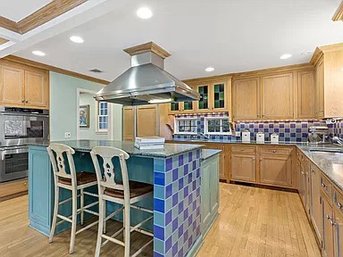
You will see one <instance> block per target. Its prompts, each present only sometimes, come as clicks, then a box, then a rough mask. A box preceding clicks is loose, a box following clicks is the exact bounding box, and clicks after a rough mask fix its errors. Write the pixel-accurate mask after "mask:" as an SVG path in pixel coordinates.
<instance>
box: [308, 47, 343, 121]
mask: <svg viewBox="0 0 343 257" xmlns="http://www.w3.org/2000/svg"><path fill="white" fill-rule="evenodd" d="M311 64H313V65H314V66H315V67H316V68H315V69H316V76H315V80H316V93H317V96H316V107H317V108H316V112H317V117H318V118H336V117H343V109H342V108H341V106H343V98H342V97H341V96H342V95H343V87H342V85H343V76H342V67H343V44H336V45H329V46H322V47H318V48H317V49H316V51H315V53H314V55H313V57H312V59H311Z"/></svg>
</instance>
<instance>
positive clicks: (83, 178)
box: [58, 172, 97, 186]
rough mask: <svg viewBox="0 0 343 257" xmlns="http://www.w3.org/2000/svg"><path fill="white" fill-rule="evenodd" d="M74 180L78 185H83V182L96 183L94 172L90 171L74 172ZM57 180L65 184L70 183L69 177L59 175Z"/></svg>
mask: <svg viewBox="0 0 343 257" xmlns="http://www.w3.org/2000/svg"><path fill="white" fill-rule="evenodd" d="M76 181H77V185H78V186H81V185H85V184H88V183H92V182H95V183H94V185H96V184H97V180H96V175H95V173H90V172H79V173H76ZM58 182H59V183H62V184H65V185H71V179H70V178H62V177H59V178H58Z"/></svg>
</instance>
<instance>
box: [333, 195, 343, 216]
mask: <svg viewBox="0 0 343 257" xmlns="http://www.w3.org/2000/svg"><path fill="white" fill-rule="evenodd" d="M334 206H335V208H336V209H337V210H339V211H340V212H341V213H342V214H343V193H342V192H339V191H338V190H337V189H336V190H335V192H334Z"/></svg>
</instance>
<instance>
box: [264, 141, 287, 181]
mask: <svg viewBox="0 0 343 257" xmlns="http://www.w3.org/2000/svg"><path fill="white" fill-rule="evenodd" d="M292 151H293V148H292V147H283V146H278V147H275V146H261V147H259V154H260V157H259V176H258V177H259V183H261V184H266V185H273V186H281V187H292V170H293V169H292V168H293V166H292V165H293V163H292V161H293V160H292Z"/></svg>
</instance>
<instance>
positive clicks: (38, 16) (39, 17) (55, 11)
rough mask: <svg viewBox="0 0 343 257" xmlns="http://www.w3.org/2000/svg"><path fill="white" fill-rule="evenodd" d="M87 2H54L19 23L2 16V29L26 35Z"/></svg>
mask: <svg viewBox="0 0 343 257" xmlns="http://www.w3.org/2000/svg"><path fill="white" fill-rule="evenodd" d="M85 2H87V0H53V1H52V2H50V3H49V4H47V5H45V6H43V7H42V8H40V9H38V10H37V11H35V12H34V13H32V14H30V15H29V16H27V17H25V18H23V19H21V20H20V21H18V22H15V21H12V20H10V19H7V18H5V17H2V16H0V27H3V28H5V29H8V30H11V31H13V32H16V33H19V34H25V33H27V32H29V31H31V30H33V29H35V28H37V27H39V26H41V25H43V24H45V23H47V22H49V21H51V20H52V19H54V18H56V17H58V16H60V15H62V14H64V13H66V12H68V11H70V10H72V9H73V8H75V7H77V6H79V5H81V4H83V3H85Z"/></svg>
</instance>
